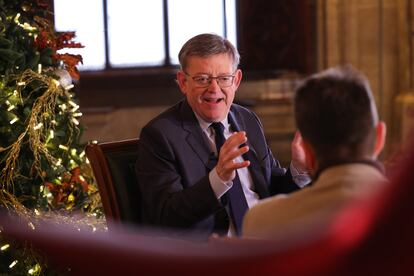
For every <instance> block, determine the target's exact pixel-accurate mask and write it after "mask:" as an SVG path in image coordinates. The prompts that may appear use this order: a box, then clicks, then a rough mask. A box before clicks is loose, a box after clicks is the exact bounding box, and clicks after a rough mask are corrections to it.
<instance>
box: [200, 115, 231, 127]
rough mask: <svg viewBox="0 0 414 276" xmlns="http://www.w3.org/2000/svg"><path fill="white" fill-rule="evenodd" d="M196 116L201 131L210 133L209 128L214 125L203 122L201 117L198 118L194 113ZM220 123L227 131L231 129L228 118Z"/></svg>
mask: <svg viewBox="0 0 414 276" xmlns="http://www.w3.org/2000/svg"><path fill="white" fill-rule="evenodd" d="M194 115H195V116H196V118H197V121H198V124H199V125H200V127H201V130H202V131H208V129H209V127H210V125H211V124H212V123H210V122H207V121H205V120H203V119H202V118H201V117H200V116H198V114H197V113H196V112H194ZM220 123H222V124H223V126H224V129H225V130H228V129H229V120H228V118H227V117H226V118H224V119H223V120H222V121H220Z"/></svg>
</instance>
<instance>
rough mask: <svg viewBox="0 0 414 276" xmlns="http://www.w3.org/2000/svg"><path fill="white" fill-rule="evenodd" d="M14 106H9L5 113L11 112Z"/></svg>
mask: <svg viewBox="0 0 414 276" xmlns="http://www.w3.org/2000/svg"><path fill="white" fill-rule="evenodd" d="M15 107H16V106H15V105H13V104H12V105H10V106H9V108H7V111H12V110H13V109H14V108H15Z"/></svg>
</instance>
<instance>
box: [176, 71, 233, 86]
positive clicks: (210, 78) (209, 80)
mask: <svg viewBox="0 0 414 276" xmlns="http://www.w3.org/2000/svg"><path fill="white" fill-rule="evenodd" d="M183 72H184V74H185V75H186V76H189V77H190V78H191V79H192V80H193V81H194V82H195V83H197V85H198V87H200V88H206V87H209V86H210V85H211V82H212V81H213V79H215V80H216V82H217V85H218V86H219V87H220V88H227V87H230V86H232V85H233V83H234V78H235V77H236V75H235V73H236V71H235V72H233V74H232V75H222V76H215V77H213V76H209V75H195V76H191V75H190V74H188V73H187V72H185V71H183ZM202 76H206V77H207V80H208V83H207V84H206V85H200V84H199V83H198V81H197V80H196V78H197V77H202ZM228 77H231V84H230V85H228V86H221V85H220V78H228Z"/></svg>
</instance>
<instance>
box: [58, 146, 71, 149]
mask: <svg viewBox="0 0 414 276" xmlns="http://www.w3.org/2000/svg"><path fill="white" fill-rule="evenodd" d="M59 148H60V149H62V150H69V148H68V147H67V146H64V145H59Z"/></svg>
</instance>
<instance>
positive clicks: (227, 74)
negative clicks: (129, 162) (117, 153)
mask: <svg viewBox="0 0 414 276" xmlns="http://www.w3.org/2000/svg"><path fill="white" fill-rule="evenodd" d="M178 57H179V61H180V67H181V68H180V70H179V71H178V73H177V83H178V86H179V88H180V90H181V92H182V93H183V94H184V96H185V98H184V99H183V100H182V101H180V102H179V103H177V104H176V105H174V106H172V107H171V108H169V109H168V110H166V111H165V112H163V113H161V114H160V115H159V116H157V117H156V118H154V119H153V120H151V121H150V122H149V123H148V124H147V125H146V126H145V127H144V128H143V129H142V131H141V135H140V140H139V154H138V160H137V162H136V173H137V179H138V183H139V187H140V190H141V192H142V197H143V206H142V208H143V217H144V223H146V224H147V225H150V226H156V227H161V228H163V229H172V230H174V231H177V230H178V231H179V232H180V234H182V235H184V234H186V235H190V234H193V233H196V234H197V235H199V236H200V237H202V238H203V237H204V238H205V239H206V240H207V239H208V237H210V235H211V234H217V235H220V236H236V235H239V234H240V231H241V224H242V220H243V217H244V214H245V212H246V211H247V210H248V209H249V208H250V207H252V206H253V205H254V204H256V203H257V202H258V201H259V199H262V198H266V197H268V196H270V195H274V194H279V193H289V192H291V191H294V190H297V189H299V188H300V187H302V186H304V185H306V184H307V183H309V182H310V177H309V176H308V174H307V171H306V168H304V159H303V157H304V153H303V149H302V148H301V147H300V146H301V144H300V143H299V141H298V140H294V141H293V142H292V162H291V165H290V169H285V168H282V167H281V165H280V163H279V162H278V161H277V160H276V159H275V158H274V157H273V155H272V153H271V151H270V149H269V147H268V145H267V143H266V139H265V136H264V133H263V128H262V125H261V123H260V121H259V118H258V117H257V116H256V115H255V114H254V113H253V112H252V111H250V110H248V109H247V108H245V107H242V106H240V105H238V104H235V103H233V100H234V97H235V93H236V91H237V89H238V87H239V85H240V82H241V80H242V71H241V70H240V69H239V68H238V65H239V59H240V56H239V53H238V51H237V49H236V48H235V47H234V46H233V45H232V44H231V43H230V42H229V41H228V40H227V39H225V38H222V37H221V36H218V35H215V34H200V35H197V36H195V37H193V38H191V39H190V40H188V41H187V42H186V43H185V44H184V45H183V47H182V49H181V51H180V53H179V56H178ZM292 176H293V177H292ZM280 211H281V212H287V211H288V210H280ZM204 238H203V239H204Z"/></svg>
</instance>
